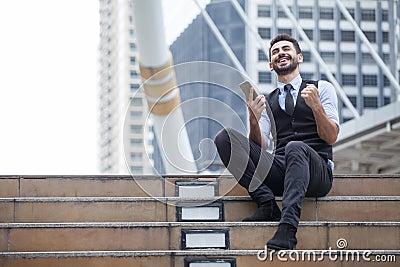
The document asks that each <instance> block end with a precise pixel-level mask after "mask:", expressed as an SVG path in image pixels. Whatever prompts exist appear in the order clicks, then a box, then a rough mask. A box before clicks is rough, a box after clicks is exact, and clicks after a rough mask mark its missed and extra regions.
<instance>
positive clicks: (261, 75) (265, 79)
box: [258, 71, 272, 83]
mask: <svg viewBox="0 0 400 267" xmlns="http://www.w3.org/2000/svg"><path fill="white" fill-rule="evenodd" d="M258 82H259V83H271V82H272V75H271V72H270V71H269V72H267V71H259V72H258Z"/></svg>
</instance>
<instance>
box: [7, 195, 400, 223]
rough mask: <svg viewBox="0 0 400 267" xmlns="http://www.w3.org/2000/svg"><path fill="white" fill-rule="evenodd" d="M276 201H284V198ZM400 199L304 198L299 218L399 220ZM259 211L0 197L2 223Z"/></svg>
mask: <svg viewBox="0 0 400 267" xmlns="http://www.w3.org/2000/svg"><path fill="white" fill-rule="evenodd" d="M277 200H278V205H281V198H277ZM399 204H400V196H398V197H394V196H393V197H392V196H371V197H364V196H353V197H348V196H335V197H331V196H330V197H322V198H306V199H305V200H304V201H303V210H302V214H301V220H303V221H395V222H400V209H399V208H398V207H399ZM199 205H201V206H199ZM204 205H207V206H204ZM196 209H198V210H196ZM255 210H256V204H255V203H254V202H253V201H251V199H250V197H223V198H192V199H189V198H178V197H168V198H158V199H154V198H149V197H140V198H129V197H126V198H121V197H103V198H100V197H77V198H2V199H0V213H1V214H2V216H1V217H0V222H2V223H22V222H32V223H52V222H53V223H56V222H120V221H123V222H151V221H155V222H175V221H199V220H200V221H223V220H225V221H233V222H234V221H241V220H242V219H243V218H245V217H247V216H250V215H252V214H253V213H254V212H255ZM190 216H192V217H190ZM191 218H192V219H191Z"/></svg>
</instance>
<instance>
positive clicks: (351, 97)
mask: <svg viewBox="0 0 400 267" xmlns="http://www.w3.org/2000/svg"><path fill="white" fill-rule="evenodd" d="M348 98H349V100H350V102H351V104H352V105H353V106H354V107H355V108H356V107H357V96H350V95H349V96H348Z"/></svg>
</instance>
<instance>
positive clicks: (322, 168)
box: [214, 128, 332, 227]
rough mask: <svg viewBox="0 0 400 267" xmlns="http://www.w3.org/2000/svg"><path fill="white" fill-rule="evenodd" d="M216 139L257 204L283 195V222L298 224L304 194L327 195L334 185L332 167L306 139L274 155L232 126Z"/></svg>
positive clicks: (227, 163) (223, 157) (222, 155)
mask: <svg viewBox="0 0 400 267" xmlns="http://www.w3.org/2000/svg"><path fill="white" fill-rule="evenodd" d="M214 142H215V145H216V147H217V150H218V153H219V156H220V158H221V160H222V162H223V163H224V165H225V166H226V167H227V169H228V170H229V171H230V173H231V174H232V175H233V176H234V177H235V178H236V179H237V180H238V182H239V184H240V185H241V186H243V187H245V188H246V189H247V191H248V192H249V195H250V196H251V198H252V199H253V200H254V201H255V202H256V203H257V204H258V205H262V204H263V203H265V202H267V201H269V200H271V199H274V198H275V196H282V218H281V221H280V223H289V224H291V225H293V226H295V227H298V223H299V219H300V214H301V208H302V202H303V199H304V197H306V196H307V197H321V196H325V195H326V194H328V192H329V190H330V189H331V187H332V169H331V168H330V167H329V166H328V164H327V162H326V160H325V159H323V158H322V157H321V156H320V155H318V153H317V152H316V151H315V150H314V149H312V148H311V147H309V146H308V145H307V144H305V143H304V142H301V141H292V142H289V143H288V144H287V145H286V147H285V149H284V150H283V149H282V150H280V151H277V152H276V154H275V155H272V154H270V153H268V152H267V151H266V150H264V149H262V148H261V147H260V146H259V145H258V144H256V143H254V142H253V141H251V140H249V139H248V138H247V137H245V136H244V135H243V134H241V133H239V132H238V131H236V130H234V129H230V128H228V129H223V130H221V131H220V132H219V133H218V134H217V136H216V137H215V140H214Z"/></svg>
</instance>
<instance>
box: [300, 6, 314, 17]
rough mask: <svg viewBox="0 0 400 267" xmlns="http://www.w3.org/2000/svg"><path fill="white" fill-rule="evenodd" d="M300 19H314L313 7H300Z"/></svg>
mask: <svg viewBox="0 0 400 267" xmlns="http://www.w3.org/2000/svg"><path fill="white" fill-rule="evenodd" d="M299 18H300V19H312V18H313V7H311V6H301V7H299Z"/></svg>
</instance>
